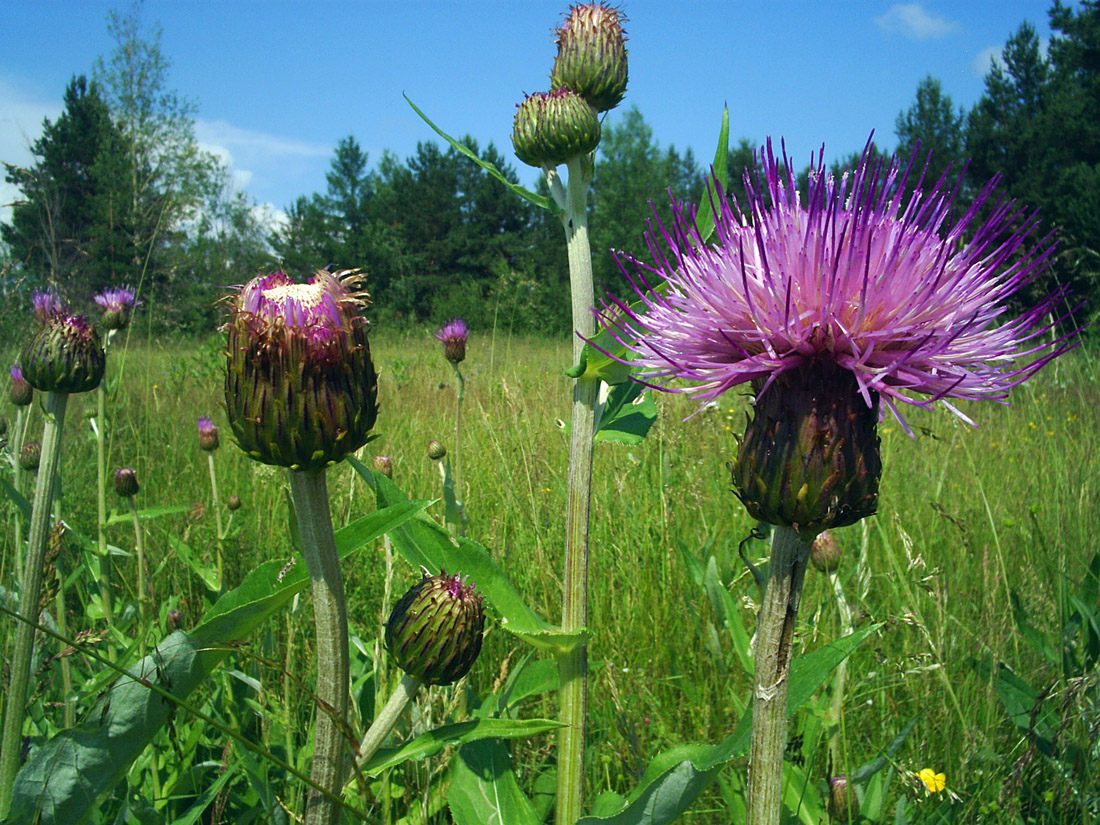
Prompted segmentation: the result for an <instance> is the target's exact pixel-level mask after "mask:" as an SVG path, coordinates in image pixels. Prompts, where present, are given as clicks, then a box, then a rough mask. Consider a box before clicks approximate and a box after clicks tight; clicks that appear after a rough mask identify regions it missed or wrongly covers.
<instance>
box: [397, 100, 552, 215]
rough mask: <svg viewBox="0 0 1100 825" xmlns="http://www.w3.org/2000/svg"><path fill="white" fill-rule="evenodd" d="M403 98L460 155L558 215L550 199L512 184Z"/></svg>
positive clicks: (532, 201)
mask: <svg viewBox="0 0 1100 825" xmlns="http://www.w3.org/2000/svg"><path fill="white" fill-rule="evenodd" d="M402 97H404V98H405V101H406V102H407V103H408V104H409V105H410V106H412V108H413V111H414V112H416V113H417V114H418V115H420V119H421V120H423V121H424V122H425V123H427V124H428V125H429V126H431V127H432V131H434V132H435V133H436V134H437V135H439V136H440V137H441V138H443V139H444V140H445V141H447V142H448V143H449V144H451V146H453V147H454V148H455V151H457V152H458V153H459V154H461V155H464V156H466V157H468V158H469V159H470V160H472V161H473V162H474V163H476V164H477V165H478V166H480V167H481V168H482V169H484V170H485V171H486V172H488V173H489V174H490V175H492V176H493V177H494V178H496V179H497V180H498V181H500V182H501V183H503V184H504V185H505V186H507V187H508V188H509V189H511V190H512V191H513V192H515V193H516V194H517V195H519V196H520V197H521V198H523V199H524V200H525V201H528V202H530V203H533V204H534V205H535V206H537V207H539V208H540V209H549V210H550V211H551V212H554V213H556V212H557V211H558V207H557V205H556V204H554V202H553V201H551V200H550V199H549V198H547V197H545V196H543V195H539V194H537V193H535V192H532V191H531V190H530V189H527V188H526V187H524V186H520V185H519V184H518V183H512V181H510V180H508V178H506V177H505V176H504V173H503V172H501V171H500V170H499V169H497V168H496V166H494V165H493V164H491V163H489V162H488V161H485V160H482V159H481V158H479V157H478V156H477V154H476V153H475V152H474V151H473V150H471V149H470V147H469V146H467V145H466V144H465V143H460V142H459V141H457V140H455V139H454V138H453V137H451V136H450V135H448V134H447V133H446V132H444V131H443V130H442V129H440V128H439V127H438V126H436V125H435V124H434V123H432V121H431V119H430V118H429V117H428V116H427V115H426V114H424V113H423V112H422V111H420V109H419V108H418V107H417V105H416V104H415V103H413V102H412V101H411V100H409V96H408V95H406V94H402Z"/></svg>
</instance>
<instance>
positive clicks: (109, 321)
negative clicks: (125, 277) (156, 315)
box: [95, 286, 141, 330]
mask: <svg viewBox="0 0 1100 825" xmlns="http://www.w3.org/2000/svg"><path fill="white" fill-rule="evenodd" d="M95 302H96V303H97V304H99V305H100V306H101V307H103V317H102V318H101V319H100V323H101V324H102V325H103V328H104V329H108V330H110V329H125V328H126V327H127V326H128V325H129V323H130V313H131V312H132V310H133V308H134V307H135V306H137V305H138V304H139V303H141V302H140V301H137V300H135V294H134V290H132V289H130V287H128V286H119V287H112V288H110V289H105V290H104V291H103V292H102V293H100V294H99V295H96V296H95Z"/></svg>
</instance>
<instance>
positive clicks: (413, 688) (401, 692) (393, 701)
mask: <svg viewBox="0 0 1100 825" xmlns="http://www.w3.org/2000/svg"><path fill="white" fill-rule="evenodd" d="M421 684H423V682H421V680H420V679H417V678H416V677H415V676H410V675H409V674H407V673H405V674H403V675H402V676H401V681H400V682H398V683H397V687H396V688H394V691H393V693H392V694H390V698H389V700H388V701H387V702H386V706H385V707H383V708H382V710H381V711H379V713H378V715H377V716H376V717H374V721H373V722H371V726H370V728H369V729H368V730H367V732H366V733H365V734H364V735H363V741H361V742H360V743H359V755H358V756H356V757H355V765H356V767H357V768H360V769H361V768H362V767H363V766H364V765H366V764H367V762H369V761H370V758H371V757H372V756H374V753H375V751H377V750H378V748H379V746H380V745H381V744H382V743H383V742H384V741H386V737H387V736H389V735H390V731H392V730H393V729H394V726H395V725H396V724H397V720H398V719H400V718H401V714H402V713H404V712H405V708H406V707H408V705H409V702H411V701H412V700H413V697H414V696H416V692H417V691H418V690H420V685H421Z"/></svg>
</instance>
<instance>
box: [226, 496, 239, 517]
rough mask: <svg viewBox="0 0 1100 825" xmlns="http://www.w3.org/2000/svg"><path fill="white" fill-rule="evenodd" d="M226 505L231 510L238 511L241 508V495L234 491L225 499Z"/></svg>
mask: <svg viewBox="0 0 1100 825" xmlns="http://www.w3.org/2000/svg"><path fill="white" fill-rule="evenodd" d="M225 506H226V507H227V508H228V510H229V512H231V513H235V512H237V511H238V510H240V509H241V497H240V496H239V495H237V494H236V493H234V494H233V495H231V496H230V497H229V498H227V499H226V500H225Z"/></svg>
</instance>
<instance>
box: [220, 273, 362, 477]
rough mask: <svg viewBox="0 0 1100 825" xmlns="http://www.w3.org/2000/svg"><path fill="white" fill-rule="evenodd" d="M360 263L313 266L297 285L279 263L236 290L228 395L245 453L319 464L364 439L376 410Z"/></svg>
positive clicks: (312, 467) (300, 465) (301, 465)
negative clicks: (335, 268) (358, 281)
mask: <svg viewBox="0 0 1100 825" xmlns="http://www.w3.org/2000/svg"><path fill="white" fill-rule="evenodd" d="M357 275H358V273H357V272H353V271H345V272H340V273H336V274H335V275H333V274H331V273H329V272H326V271H323V270H322V271H318V272H316V273H314V274H313V276H312V277H311V278H310V280H309V283H306V284H296V283H294V282H293V281H292V280H291V279H290V278H289V277H287V276H286V275H285V274H283V273H282V272H272V273H271V274H269V275H261V276H258V277H256V278H253V279H252V280H251V281H249V282H248V283H247V284H245V285H244V286H243V287H241V289H240V291H239V292H238V293H237V294H236V295H235V296H233V298H232V300H231V303H230V306H231V308H232V313H233V314H232V318H231V319H230V321H229V323H228V324H227V325H226V328H227V329H228V332H229V335H228V352H227V360H228V364H227V369H226V376H225V403H226V408H227V412H228V413H229V424H230V426H231V427H232V428H233V434H234V435H235V436H236V438H237V443H238V444H239V445H240V447H241V449H242V450H244V452H246V453H247V454H248V455H249V456H250V457H252V458H254V459H256V460H257V461H262V462H263V463H265V464H275V465H278V466H282V467H290V468H293V469H296V470H302V471H319V470H321V469H322V468H324V467H326V466H328V465H329V464H332V463H334V462H337V461H340V460H342V459H343V458H344V457H345V456H347V455H348V454H349V453H352V452H354V451H355V450H358V449H359V448H360V447H362V446H363V445H364V444H365V443H366V442H367V438H368V436H369V434H370V431H371V428H372V427H373V426H374V421H375V417H376V416H377V414H378V404H377V403H376V398H377V395H378V378H377V375H376V373H375V371H374V364H373V362H372V361H371V357H370V344H369V343H368V341H367V322H366V320H365V319H364V318H363V317H362V316H361V315H360V314H359V310H360V309H361V308H362V307H363V306H364V304H365V303H366V301H367V296H366V293H365V292H361V291H353V290H352V289H351V288H349V285H350V284H352V283H353V280H354V278H355V277H356V276H357Z"/></svg>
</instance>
